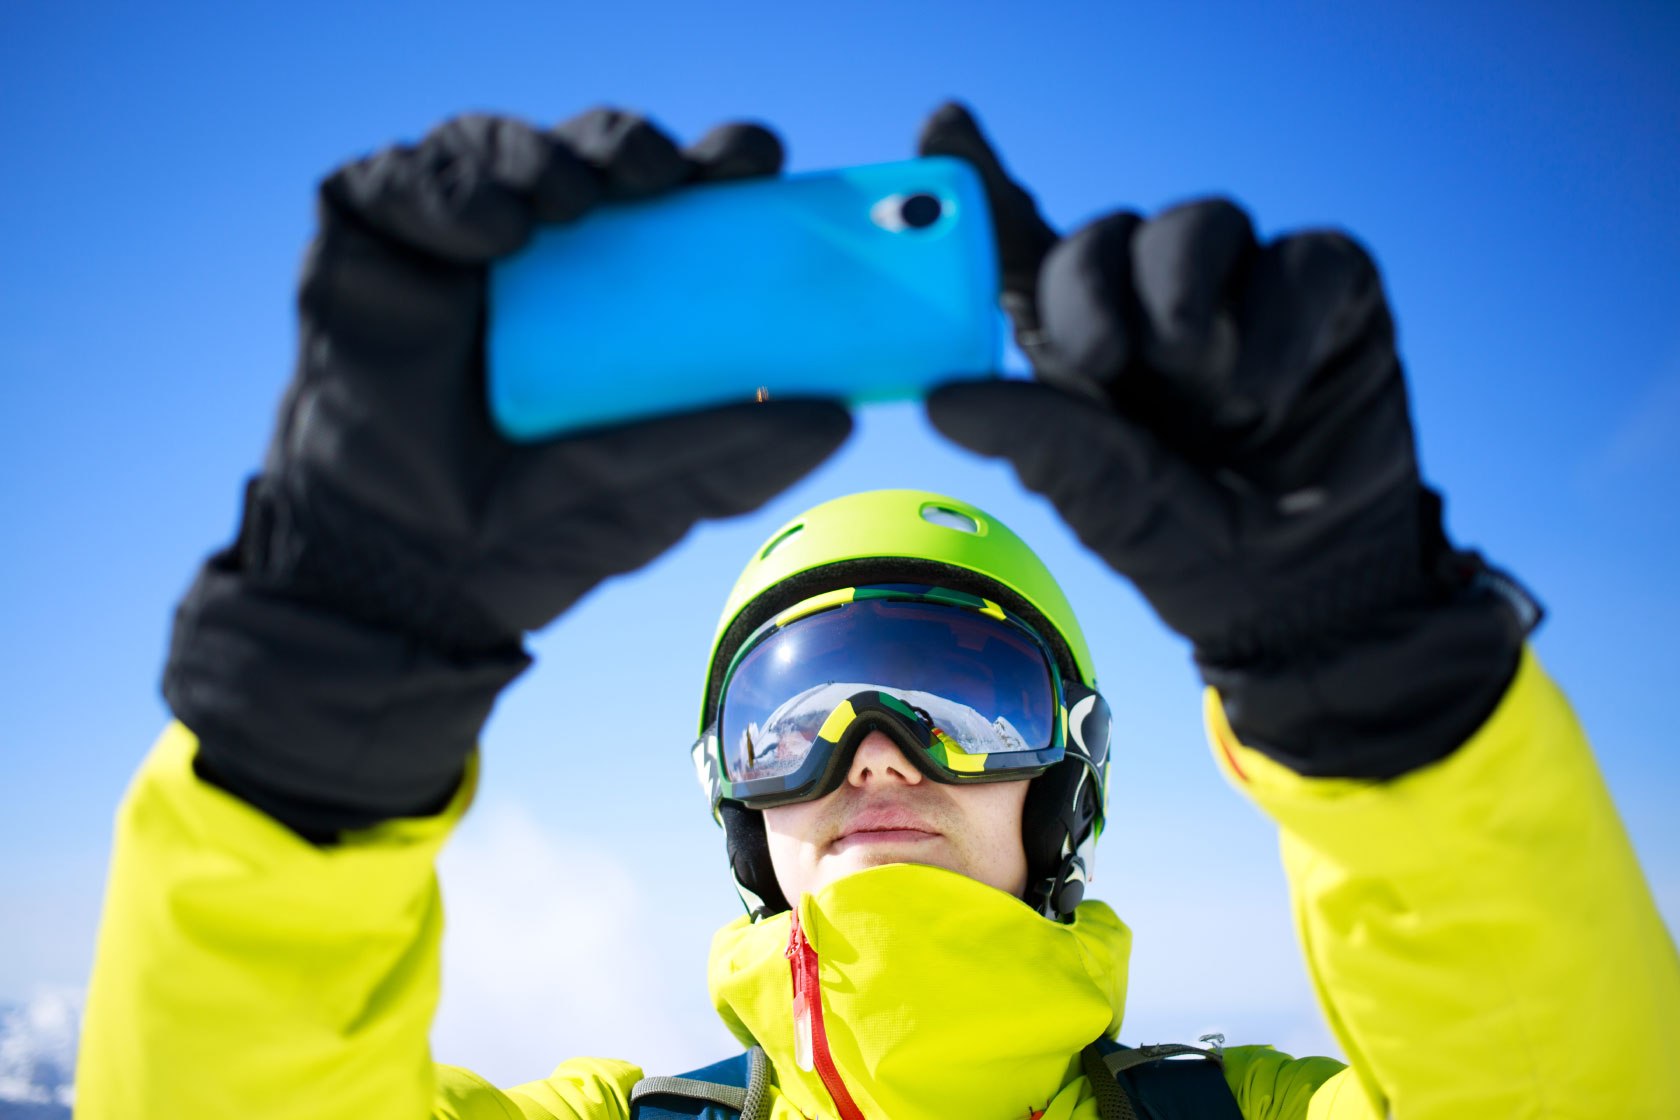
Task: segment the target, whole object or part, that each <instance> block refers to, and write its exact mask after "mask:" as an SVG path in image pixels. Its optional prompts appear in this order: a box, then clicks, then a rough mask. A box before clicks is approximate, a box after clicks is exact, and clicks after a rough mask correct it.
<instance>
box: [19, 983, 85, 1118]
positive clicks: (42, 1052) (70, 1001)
mask: <svg viewBox="0 0 1680 1120" xmlns="http://www.w3.org/2000/svg"><path fill="white" fill-rule="evenodd" d="M83 997H84V993H83V991H82V990H81V989H79V988H42V989H41V990H39V991H38V992H37V993H36V994H35V995H34V997H33V998H31V999H30V1000H29V1001H28V1002H26V1003H23V1004H20V1005H17V1006H13V1007H0V1102H15V1103H19V1104H36V1105H64V1106H69V1105H71V1104H73V1103H74V1099H75V1069H76V1039H77V1037H78V1035H79V1033H80V1030H81V1022H82V1001H83ZM0 1107H3V1106H0Z"/></svg>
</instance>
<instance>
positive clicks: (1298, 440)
mask: <svg viewBox="0 0 1680 1120" xmlns="http://www.w3.org/2000/svg"><path fill="white" fill-rule="evenodd" d="M924 149H925V150H928V151H938V152H945V153H948V154H953V155H960V156H964V157H966V158H969V159H971V160H973V161H974V162H975V163H976V164H977V165H978V166H979V167H980V169H981V170H982V172H983V174H984V175H985V177H986V178H987V180H988V184H989V186H990V188H991V192H992V197H993V200H994V206H993V209H994V216H995V218H996V220H997V223H998V239H999V244H1000V247H1001V249H1002V251H1003V253H1004V257H1005V264H1004V275H1005V278H1006V283H1009V284H1011V289H1010V290H1009V291H1007V292H1006V293H1005V297H1004V299H1005V305H1006V307H1007V309H1008V310H1009V311H1010V312H1011V314H1012V315H1013V317H1014V319H1015V324H1016V328H1017V337H1018V339H1019V340H1020V342H1021V345H1022V347H1023V349H1024V350H1025V351H1026V352H1027V353H1028V355H1029V356H1030V357H1031V358H1032V359H1033V362H1034V366H1035V369H1036V372H1037V379H1036V380H1035V381H1034V382H1032V383H1025V382H994V383H987V384H963V385H954V386H949V387H947V388H946V389H943V390H941V391H940V392H938V393H936V394H935V395H934V396H933V397H932V398H931V399H930V401H929V404H928V409H929V415H930V416H931V418H932V420H933V423H934V424H935V425H936V426H937V427H938V428H939V429H940V430H941V431H942V432H944V433H945V434H946V435H947V436H949V437H950V438H952V439H954V440H956V441H957V442H958V443H961V444H963V445H965V446H968V447H970V448H972V449H974V450H976V451H979V452H981V453H983V454H987V455H994V456H999V457H1003V458H1006V459H1008V460H1009V461H1011V462H1012V463H1013V464H1014V466H1015V468H1016V470H1017V471H1018V473H1019V474H1020V477H1021V480H1022V481H1023V483H1025V485H1027V486H1028V487H1029V488H1031V489H1033V490H1036V491H1038V492H1040V493H1042V494H1045V495H1046V496H1047V497H1049V499H1050V500H1051V501H1052V502H1053V503H1054V504H1055V506H1056V508H1057V509H1058V510H1059V511H1060V512H1061V514H1062V516H1063V518H1064V519H1066V521H1067V522H1068V523H1069V525H1070V526H1071V527H1072V528H1073V529H1074V530H1075V532H1077V533H1078V534H1079V536H1080V539H1081V540H1083V541H1084V542H1085V544H1086V545H1087V546H1088V547H1090V548H1091V549H1092V550H1093V551H1094V552H1096V553H1097V554H1098V555H1099V556H1101V557H1102V558H1103V559H1104V560H1106V561H1107V562H1108V563H1109V565H1110V566H1111V567H1113V568H1114V569H1115V570H1116V571H1117V572H1119V573H1121V574H1122V575H1124V576H1126V577H1128V578H1129V579H1131V580H1132V582H1133V583H1135V584H1136V585H1137V587H1138V589H1139V590H1140V591H1141V592H1142V593H1143V594H1144V596H1145V597H1146V598H1147V599H1148V600H1149V602H1150V604H1151V605H1152V606H1153V607H1154V608H1155V610H1156V612H1157V613H1158V614H1159V615H1160V617H1161V619H1162V620H1163V621H1164V622H1165V623H1166V624H1167V625H1168V626H1169V627H1171V628H1172V629H1174V630H1175V631H1177V632H1178V633H1180V634H1182V635H1184V636H1185V637H1187V638H1188V639H1190V641H1191V643H1192V645H1193V647H1194V651H1195V660H1196V665H1197V667H1198V669H1199V670H1200V671H1201V673H1202V676H1203V678H1204V679H1205V680H1206V681H1207V683H1208V685H1209V700H1208V713H1207V715H1208V725H1209V729H1210V734H1211V738H1212V740H1213V742H1214V743H1215V747H1216V754H1217V755H1218V756H1219V758H1220V760H1221V763H1222V765H1224V766H1225V768H1226V770H1227V772H1228V773H1229V774H1230V775H1231V777H1232V779H1233V780H1234V781H1236V782H1237V783H1238V785H1239V786H1240V787H1241V788H1243V789H1244V790H1245V792H1248V793H1249V794H1250V795H1251V796H1253V797H1254V798H1255V800H1256V801H1257V802H1258V803H1259V804H1260V806H1261V807H1262V808H1263V809H1265V810H1266V811H1267V812H1268V813H1270V814H1271V815H1272V816H1273V818H1274V819H1276V820H1277V821H1278V823H1279V825H1280V827H1281V830H1282V835H1283V847H1284V862H1285V866H1286V868H1287V870H1288V873H1289V878H1290V884H1291V890H1292V892H1293V895H1294V899H1295V908H1296V913H1297V918H1298V927H1299V932H1300V935H1301V939H1302V945H1303V948H1304V950H1305V952H1306V955H1307V960H1308V963H1309V965H1310V967H1311V970H1312V973H1313V978H1314V981H1315V983H1316V985H1317V988H1318V992H1319V995H1320V998H1321V1000H1322V1002H1323V1004H1324V1006H1325V1009H1326V1012H1327V1013H1328V1015H1329V1017H1330V1020H1331V1023H1332V1026H1333V1027H1334V1028H1335V1029H1336V1031H1337V1034H1338V1036H1339V1038H1340V1039H1341V1041H1342V1043H1343V1045H1344V1046H1345V1047H1346V1049H1347V1052H1348V1055H1349V1057H1350V1058H1351V1059H1352V1061H1353V1064H1354V1067H1355V1070H1356V1073H1357V1076H1358V1079H1359V1082H1360V1083H1361V1084H1362V1086H1363V1093H1357V1094H1356V1093H1350V1092H1349V1084H1348V1078H1347V1077H1345V1076H1344V1077H1336V1078H1332V1079H1330V1081H1328V1082H1326V1083H1325V1085H1324V1090H1323V1095H1322V1096H1320V1097H1319V1098H1318V1099H1317V1100H1316V1101H1315V1103H1314V1104H1313V1105H1312V1106H1311V1107H1312V1109H1313V1110H1314V1111H1312V1112H1310V1113H1309V1112H1299V1111H1297V1112H1296V1113H1294V1114H1295V1115H1315V1116H1317V1115H1323V1116H1329V1115H1336V1116H1342V1115H1349V1116H1353V1115H1372V1114H1374V1115H1379V1116H1380V1115H1383V1114H1385V1112H1392V1114H1393V1115H1396V1116H1402V1117H1407V1118H1412V1117H1433V1116H1513V1115H1558V1116H1612V1115H1614V1116H1634V1115H1638V1116H1657V1115H1661V1114H1663V1110H1664V1109H1665V1108H1671V1107H1672V1104H1673V1102H1674V1101H1675V1100H1680V1074H1677V1073H1676V1072H1675V1070H1676V1069H1677V1068H1680V1067H1677V1066H1676V1065H1675V1063H1674V1062H1673V1060H1672V1056H1673V1054H1674V1052H1675V1047H1676V1045H1677V1044H1680V965H1677V962H1676V957H1675V952H1674V947H1673V943H1672V941H1671V940H1670V938H1669V937H1668V934H1667V932H1666V931H1665V930H1664V928H1663V926H1662V922H1661V920H1660V918H1659V917H1658V915H1657V912H1656V909H1655V906H1654V904H1653V902H1652V899H1651V897H1650V893H1649V891H1648V889H1647V887H1646V885H1645V883H1644V880H1643V878H1642V877H1641V875H1640V873H1639V869H1638V867H1637V865H1636V863H1635V861H1634V859H1633V855H1632V852H1631V849H1630V847H1629V845H1628V843H1627V840H1626V837H1625V835H1624V834H1623V831H1622V828H1621V825H1620V823H1619V821H1618V820H1617V817H1616V814H1615V810H1614V808H1613V806H1612V805H1611V803H1610V800H1609V798H1608V796H1607V795H1606V793H1605V791H1604V787H1603V784H1602V782H1601V780H1600V779H1599V776H1598V772H1597V769H1596V767H1595V765H1594V763H1593V760H1592V757H1591V754H1590V752H1589V751H1588V749H1587V746H1586V744H1585V742H1584V740H1583V738H1582V736H1581V733H1580V730H1579V728H1578V727H1577V726H1576V724H1575V721H1574V718H1573V717H1572V716H1571V715H1570V713H1569V711H1568V709H1567V706H1566V705H1565V704H1564V702H1563V701H1562V699H1561V697H1560V696H1559V695H1558V693H1557V692H1556V690H1555V689H1554V688H1553V686H1552V685H1551V683H1550V682H1549V681H1548V680H1547V679H1546V678H1545V676H1544V674H1543V673H1542V671H1541V670H1540V668H1539V667H1538V665H1536V664H1535V663H1534V661H1533V659H1532V657H1531V656H1530V655H1528V654H1527V653H1526V652H1525V646H1524V640H1525V637H1526V635H1527V634H1528V632H1529V630H1530V629H1531V628H1532V626H1533V625H1534V623H1535V622H1536V621H1537V616H1538V610H1537V608H1536V607H1535V606H1534V605H1533V603H1532V601H1531V600H1530V599H1529V597H1528V596H1527V594H1526V593H1525V592H1523V591H1522V589H1521V588H1520V587H1518V586H1517V585H1516V584H1515V583H1514V582H1513V581H1511V580H1510V579H1509V578H1508V577H1506V576H1504V575H1503V574H1501V573H1500V572H1498V571H1496V570H1495V569H1492V568H1490V567H1489V566H1488V565H1487V564H1485V563H1484V562H1483V561H1482V559H1481V558H1480V557H1479V556H1477V555H1476V554H1474V553H1470V552H1465V551H1461V550H1458V549H1455V548H1454V547H1453V546H1452V545H1451V544H1450V543H1449V542H1448V541H1447V539H1446V537H1445V535H1444V533H1443V530H1442V523H1441V504H1440V500H1439V498H1438V497H1437V495H1436V494H1435V493H1434V492H1432V491H1431V490H1429V489H1428V488H1427V487H1425V486H1424V485H1423V483H1422V481H1421V479H1420V478H1419V474H1418V468H1417V462H1416V458H1415V454H1414V450H1413V439H1412V428H1411V421H1410V417H1409V410H1408V405H1407V397H1406V386H1405V380H1404V377H1403V375H1402V370H1401V366H1400V362H1399V359H1398V357H1397V355H1396V352H1395V345H1394V330H1393V322H1392V320H1391V318H1390V316H1389V310H1388V306H1387V303H1386V300H1385V298H1384V295H1383V290H1382V284H1381V282H1380V279H1379V277H1378V274H1377V270H1376V268H1375V266H1374V265H1373V263H1372V262H1371V259H1370V258H1369V256H1368V255H1367V254H1366V253H1365V251H1364V250H1363V249H1362V248H1361V247H1360V246H1359V245H1358V244H1357V243H1356V242H1354V241H1353V240H1352V239H1350V238H1349V237H1347V236H1345V235H1342V234H1340V233H1334V232H1313V233H1304V234H1297V235H1294V236H1289V237H1284V238H1280V239H1278V240H1276V241H1272V242H1262V241H1260V240H1259V239H1258V238H1257V237H1256V235H1255V233H1254V230H1253V227H1252V225H1251V224H1250V222H1249V219H1248V217H1247V215H1246V214H1244V213H1243V211H1242V210H1240V209H1239V208H1238V207H1236V206H1234V205H1232V204H1231V203H1229V202H1226V201H1222V200H1209V201H1203V202H1195V203H1191V204H1188V205H1184V206H1180V207H1176V208H1174V209H1171V210H1168V211H1166V212H1164V213H1162V214H1160V215H1158V216H1156V217H1154V218H1148V219H1146V218H1143V217H1141V216H1139V215H1136V214H1130V213H1117V214H1114V215H1111V216H1108V217H1105V218H1102V219H1099V220H1098V221H1096V222H1093V223H1091V224H1090V225H1088V226H1086V227H1084V228H1083V229H1080V230H1078V231H1077V232H1075V233H1073V234H1072V235H1070V236H1069V237H1067V238H1066V239H1065V240H1058V239H1057V237H1056V235H1055V234H1054V232H1053V231H1051V230H1050V229H1049V227H1048V226H1046V225H1045V224H1044V222H1043V221H1042V219H1041V218H1040V217H1039V215H1038V212H1037V209H1036V207H1035V206H1034V204H1033V201H1032V199H1031V197H1030V196H1028V195H1027V194H1026V193H1025V192H1024V191H1022V190H1021V188H1020V187H1019V186H1017V185H1016V184H1014V183H1013V182H1012V181H1011V180H1010V179H1009V178H1008V176H1007V175H1006V174H1005V173H1004V171H1003V169H1002V167H1001V165H1000V164H999V163H998V161H997V158H996V156H995V155H994V154H993V153H992V151H991V149H990V148H989V147H988V146H987V144H986V142H985V140H984V139H983V138H982V136H981V135H980V133H979V131H978V129H977V128H976V126H975V125H974V122H973V121H972V119H971V118H969V117H968V115H967V114H966V113H965V112H964V111H962V110H961V109H959V108H956V107H950V108H948V109H946V110H945V111H943V112H942V113H940V114H939V115H937V116H936V117H935V118H934V119H933V120H932V121H931V122H930V124H929V127H928V130H927V132H926V133H925V136H924ZM1245 1084H1246V1083H1245ZM1245 1084H1233V1088H1234V1089H1236V1090H1237V1091H1238V1093H1239V1095H1241V1094H1243V1093H1244V1092H1245V1091H1246V1088H1245ZM1247 1088H1252V1086H1247ZM1330 1094H1336V1100H1335V1102H1334V1103H1332V1102H1331V1101H1330V1100H1329V1095H1330ZM1296 1099H1297V1100H1298V1101H1299V1102H1300V1105H1301V1107H1302V1108H1305V1107H1306V1104H1305V1101H1306V1099H1307V1096H1306V1095H1304V1094H1299V1093H1297V1094H1296ZM1243 1103H1244V1106H1245V1108H1246V1109H1248V1110H1249V1112H1250V1114H1251V1115H1259V1114H1261V1113H1262V1112H1263V1111H1264V1109H1263V1107H1262V1104H1261V1102H1259V1101H1258V1100H1257V1099H1256V1100H1247V1099H1245V1100H1244V1101H1243ZM1265 1114H1266V1115H1272V1114H1273V1113H1271V1112H1266V1113H1265Z"/></svg>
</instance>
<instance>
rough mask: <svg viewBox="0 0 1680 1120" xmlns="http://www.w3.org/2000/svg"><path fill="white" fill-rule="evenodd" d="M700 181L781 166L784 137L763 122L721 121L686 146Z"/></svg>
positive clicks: (769, 170)
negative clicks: (721, 122) (762, 123)
mask: <svg viewBox="0 0 1680 1120" xmlns="http://www.w3.org/2000/svg"><path fill="white" fill-rule="evenodd" d="M683 155H684V156H685V157H687V159H688V162H689V164H690V176H691V177H692V178H693V180H694V181H695V182H697V183H710V182H720V181H722V180H726V179H751V178H755V177H757V176H760V175H774V174H776V173H777V172H778V171H780V170H781V169H782V158H783V150H782V140H781V137H779V136H777V135H776V134H775V133H774V132H772V131H770V130H769V129H768V128H765V127H764V126H763V125H761V124H754V123H752V122H750V121H736V122H731V123H729V124H720V125H718V126H717V127H716V128H714V129H712V130H711V131H710V132H708V133H706V135H704V136H702V137H701V138H700V139H699V140H697V141H695V142H694V143H693V144H690V145H689V146H688V148H687V149H685V150H684V152H683Z"/></svg>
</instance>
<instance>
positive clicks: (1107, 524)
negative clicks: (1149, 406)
mask: <svg viewBox="0 0 1680 1120" xmlns="http://www.w3.org/2000/svg"><path fill="white" fill-rule="evenodd" d="M927 411H928V419H929V420H930V421H932V423H933V426H934V427H935V428H937V429H938V430H939V432H940V433H941V434H942V435H944V436H945V437H946V438H947V439H950V440H952V441H953V442H955V443H958V444H960V445H962V446H963V447H966V448H968V449H969V450H971V451H975V452H978V453H979V454H981V455H987V456H990V457H993V458H1001V459H1005V460H1007V461H1008V462H1009V463H1011V464H1012V465H1013V466H1014V468H1015V473H1016V474H1017V475H1018V476H1019V477H1020V479H1021V484H1022V485H1023V486H1025V487H1026V488H1027V489H1029V490H1031V491H1033V492H1035V493H1038V494H1042V495H1044V496H1045V497H1046V498H1048V499H1050V503H1051V504H1052V505H1054V506H1055V507H1056V510H1057V512H1058V513H1060V514H1061V515H1062V519H1063V520H1064V521H1066V522H1067V523H1068V525H1069V527H1071V528H1072V529H1073V531H1074V532H1075V533H1077V534H1078V536H1079V539H1080V540H1081V541H1083V542H1084V543H1085V545H1086V546H1087V547H1088V548H1090V549H1091V550H1092V551H1093V552H1095V553H1097V555H1099V556H1101V557H1102V558H1103V559H1104V560H1106V561H1107V562H1108V563H1109V564H1110V566H1112V567H1114V568H1115V569H1116V570H1117V571H1120V572H1121V573H1123V574H1125V575H1127V576H1130V577H1132V578H1133V579H1138V578H1147V577H1148V576H1149V575H1151V574H1153V573H1154V572H1155V571H1156V570H1157V569H1158V568H1159V567H1161V566H1162V565H1163V564H1164V565H1166V566H1168V567H1178V566H1182V565H1184V564H1186V563H1190V562H1193V561H1194V560H1195V559H1196V558H1199V557H1206V556H1209V555H1212V554H1217V553H1220V552H1226V551H1228V550H1229V548H1230V544H1229V542H1230V541H1231V539H1232V532H1233V529H1232V524H1231V518H1230V515H1229V514H1228V512H1227V509H1226V503H1225V501H1224V500H1223V499H1222V498H1221V496H1220V494H1219V493H1218V492H1217V491H1216V490H1215V489H1214V488H1213V487H1212V486H1210V485H1209V484H1208V483H1207V482H1206V481H1205V480H1204V479H1203V478H1202V477H1201V476H1200V475H1199V474H1198V473H1197V472H1196V471H1195V470H1194V469H1192V468H1191V467H1190V466H1189V465H1188V464H1187V463H1185V462H1184V461H1183V460H1182V459H1181V458H1180V457H1179V456H1178V455H1176V454H1174V453H1173V452H1172V451H1171V449H1169V448H1167V447H1166V446H1165V445H1164V444H1162V443H1161V442H1160V441H1159V440H1158V439H1156V438H1155V436H1154V434H1153V433H1151V432H1149V431H1148V430H1147V429H1145V428H1143V427H1141V426H1139V425H1137V424H1134V423H1132V422H1130V421H1128V420H1127V419H1126V418H1124V417H1122V416H1117V415H1115V413H1114V412H1113V411H1112V410H1110V409H1109V408H1107V407H1105V406H1104V405H1102V404H1099V403H1096V402H1093V401H1091V400H1089V399H1087V398H1084V397H1081V396H1076V395H1073V394H1070V393H1067V392H1065V391H1063V390H1061V389H1058V388H1056V387H1054V386H1050V385H1040V384H1035V383H1033V382H1027V381H973V382H955V383H952V384H948V385H943V386H941V387H939V388H938V389H935V390H934V391H933V392H932V393H931V394H929V396H928V399H927ZM1169 507H1170V508H1169Z"/></svg>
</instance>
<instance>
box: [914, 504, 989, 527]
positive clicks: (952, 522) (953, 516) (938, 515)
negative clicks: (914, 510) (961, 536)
mask: <svg viewBox="0 0 1680 1120" xmlns="http://www.w3.org/2000/svg"><path fill="white" fill-rule="evenodd" d="M922 520H923V521H926V522H928V523H929V524H932V525H942V526H944V527H945V528H947V529H955V530H957V531H958V532H961V533H978V532H980V522H978V521H976V520H974V518H972V517H970V516H969V515H968V514H966V513H963V512H962V511H961V510H955V509H951V508H950V507H949V506H936V505H925V506H923V507H922Z"/></svg>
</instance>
